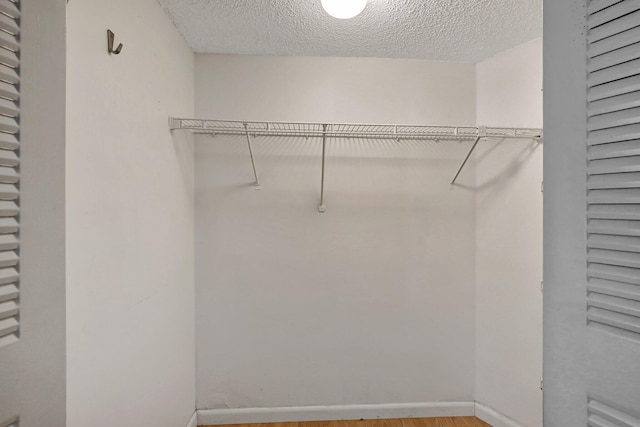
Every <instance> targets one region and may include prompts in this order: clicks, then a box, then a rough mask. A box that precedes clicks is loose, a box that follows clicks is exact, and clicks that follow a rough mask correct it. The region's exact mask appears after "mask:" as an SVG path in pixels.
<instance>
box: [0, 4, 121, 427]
mask: <svg viewBox="0 0 640 427" xmlns="http://www.w3.org/2000/svg"><path fill="white" fill-rule="evenodd" d="M72 3H73V2H72ZM66 4H67V2H66V1H65V0H21V1H17V0H14V1H12V0H0V427H41V426H47V427H64V426H65V408H66V400H65V396H66V392H65V327H66V325H65V309H64V307H65V258H64V254H65V229H64V227H65V221H64V216H65V211H64V208H65V200H64V189H65V183H64V175H65V164H64V158H65V122H66V120H65V111H66V108H65V63H66V58H65V51H66V44H65V19H66ZM101 34H102V33H101ZM105 55H108V54H107V53H106V50H105Z"/></svg>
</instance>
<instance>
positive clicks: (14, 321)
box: [0, 0, 20, 351]
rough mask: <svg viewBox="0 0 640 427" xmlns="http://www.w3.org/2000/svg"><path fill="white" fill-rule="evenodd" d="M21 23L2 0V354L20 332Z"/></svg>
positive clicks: (13, 9) (12, 5)
mask: <svg viewBox="0 0 640 427" xmlns="http://www.w3.org/2000/svg"><path fill="white" fill-rule="evenodd" d="M19 20H20V12H19V10H18V4H16V3H14V2H12V1H7V0H0V351H1V348H2V347H3V346H6V345H11V344H12V343H14V342H15V341H17V340H18V337H19V331H20V325H19V318H20V317H19V296H20V292H19V274H18V256H19V255H18V254H19V225H18V215H19V207H18V206H19V195H20V190H19V188H20V187H19V158H18V156H19V147H20V146H19V135H20V124H19V123H20V118H19V103H20V59H19V58H20V57H19V54H20V48H19V33H20V31H19V22H20V21H19Z"/></svg>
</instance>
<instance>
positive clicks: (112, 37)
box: [107, 30, 122, 55]
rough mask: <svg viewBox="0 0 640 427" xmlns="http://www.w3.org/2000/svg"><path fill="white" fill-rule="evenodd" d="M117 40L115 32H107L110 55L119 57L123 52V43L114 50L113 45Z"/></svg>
mask: <svg viewBox="0 0 640 427" xmlns="http://www.w3.org/2000/svg"><path fill="white" fill-rule="evenodd" d="M115 38H116V35H115V34H113V31H111V30H107V42H108V49H109V53H110V54H111V53H113V54H115V55H118V54H119V53H120V52H121V51H122V43H120V44H119V45H118V47H117V48H116V49H115V50H114V49H113V45H114V43H115Z"/></svg>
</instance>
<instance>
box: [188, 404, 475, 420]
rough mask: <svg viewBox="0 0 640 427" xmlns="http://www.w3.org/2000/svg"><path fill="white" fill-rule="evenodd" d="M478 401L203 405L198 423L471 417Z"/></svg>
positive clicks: (199, 411)
mask: <svg viewBox="0 0 640 427" xmlns="http://www.w3.org/2000/svg"><path fill="white" fill-rule="evenodd" d="M474 412H475V404H474V402H433V403H391V404H380V405H335V406H296V407H285V408H240V409H199V410H198V425H223V424H256V423H282V422H296V421H297V422H300V421H332V420H359V419H384V418H435V417H468V416H473V415H474Z"/></svg>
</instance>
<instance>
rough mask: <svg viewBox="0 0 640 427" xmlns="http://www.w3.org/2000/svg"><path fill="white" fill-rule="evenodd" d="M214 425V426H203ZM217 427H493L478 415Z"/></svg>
mask: <svg viewBox="0 0 640 427" xmlns="http://www.w3.org/2000/svg"><path fill="white" fill-rule="evenodd" d="M201 427H213V426H201ZM215 427H491V426H490V425H489V424H487V423H485V422H483V421H480V420H479V419H477V418H476V417H447V418H404V419H394V420H363V421H306V422H300V423H272V424H235V425H230V426H215Z"/></svg>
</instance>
